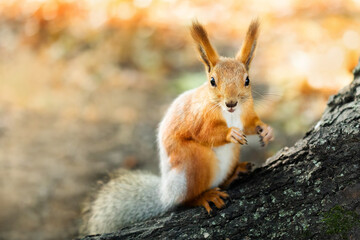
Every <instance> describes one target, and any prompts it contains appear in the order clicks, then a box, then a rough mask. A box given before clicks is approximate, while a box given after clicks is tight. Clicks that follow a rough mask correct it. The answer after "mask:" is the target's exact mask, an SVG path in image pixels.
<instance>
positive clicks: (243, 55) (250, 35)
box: [236, 19, 260, 70]
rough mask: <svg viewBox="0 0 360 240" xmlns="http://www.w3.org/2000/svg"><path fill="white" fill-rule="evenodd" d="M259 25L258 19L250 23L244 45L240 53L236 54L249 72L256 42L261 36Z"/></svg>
mask: <svg viewBox="0 0 360 240" xmlns="http://www.w3.org/2000/svg"><path fill="white" fill-rule="evenodd" d="M259 25H260V24H259V21H258V19H255V20H253V21H252V22H251V23H250V26H249V28H248V30H247V33H246V36H245V40H244V43H243V44H242V46H241V49H240V50H239V52H238V53H237V54H236V59H237V60H239V61H240V62H242V63H243V64H244V65H245V67H246V70H249V68H250V63H251V61H252V59H253V56H254V52H255V48H256V41H257V38H258V35H259Z"/></svg>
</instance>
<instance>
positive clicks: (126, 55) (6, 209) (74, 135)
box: [0, 0, 360, 239]
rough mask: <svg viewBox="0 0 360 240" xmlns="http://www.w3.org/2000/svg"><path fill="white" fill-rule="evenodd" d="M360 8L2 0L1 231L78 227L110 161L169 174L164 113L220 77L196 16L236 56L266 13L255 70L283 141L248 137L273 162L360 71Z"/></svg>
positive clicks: (339, 1) (260, 102)
mask: <svg viewBox="0 0 360 240" xmlns="http://www.w3.org/2000/svg"><path fill="white" fill-rule="evenodd" d="M359 13H360V1H359V0H327V1H325V0H315V1H300V0H289V1H266V0H255V1H239V0H226V1H215V0H210V1H209V0H207V1H205V0H195V1H190V0H185V1H180V0H162V1H160V0H133V1H127V0H89V1H85V0H77V1H76V0H6V1H5V0H2V1H0V36H1V37H0V53H1V54H0V146H1V149H0V179H1V181H0V182H1V185H2V187H1V188H0V196H1V197H0V210H1V211H0V239H68V238H70V237H74V236H75V235H76V230H77V224H78V219H79V213H80V208H81V201H83V200H84V198H85V196H86V194H87V193H88V192H89V191H90V189H91V188H92V186H94V185H95V182H96V181H97V180H99V179H101V178H102V177H103V176H104V175H105V174H106V173H107V171H111V170H112V169H114V168H118V167H126V168H135V167H140V168H145V169H150V170H152V171H154V172H156V171H157V150H156V142H155V140H156V126H157V124H158V122H159V121H160V119H161V116H162V115H163V113H164V111H165V110H166V108H167V106H168V105H169V104H170V103H171V100H172V99H173V98H175V97H176V96H177V95H178V94H179V93H181V92H183V91H185V90H187V89H189V88H193V87H196V86H198V85H200V84H201V83H203V82H204V81H206V78H205V73H204V71H203V66H202V65H201V63H200V62H199V61H198V58H197V56H196V53H195V51H194V49H193V45H192V42H191V39H190V36H189V32H188V26H189V24H190V23H191V21H192V20H193V19H195V18H196V19H198V20H199V21H200V22H202V23H203V24H204V25H205V26H206V28H207V29H208V32H209V35H210V38H211V41H212V42H213V44H214V45H215V46H216V48H217V49H218V52H219V53H220V54H221V55H225V56H234V54H235V53H236V51H237V49H238V48H239V47H240V45H241V42H242V39H243V36H244V34H245V31H246V29H247V26H248V24H249V22H250V20H251V19H252V18H254V17H259V18H260V19H261V23H262V25H261V34H260V39H259V43H258V48H257V52H256V57H255V59H254V61H253V64H252V69H251V72H250V75H251V79H252V83H253V84H254V93H253V95H254V97H255V98H256V105H257V110H258V112H259V115H260V116H261V117H262V118H263V119H265V121H267V122H269V123H270V124H271V125H273V126H274V128H275V130H276V136H277V140H276V141H275V142H274V143H273V144H272V145H270V146H269V148H267V149H266V150H262V151H259V147H258V144H257V143H256V137H255V138H253V140H252V142H250V143H251V144H250V146H249V147H247V148H244V158H246V159H247V160H249V159H250V160H252V159H253V161H255V162H256V163H258V164H261V163H262V162H263V161H264V160H265V158H266V157H267V156H269V155H271V154H273V153H274V152H275V151H277V150H278V149H279V148H280V147H283V146H284V145H290V144H292V143H293V142H294V141H295V140H296V139H297V138H298V137H300V136H302V135H303V134H304V132H305V131H306V130H307V129H308V128H309V127H310V126H311V125H312V124H314V123H315V122H316V121H317V120H318V119H319V117H320V116H321V113H322V111H323V109H324V108H325V105H326V102H327V99H328V97H329V96H330V95H331V94H334V93H335V92H337V91H338V89H340V88H341V87H343V86H345V85H347V84H348V83H349V82H350V81H351V80H352V74H351V71H352V69H353V68H354V66H355V65H356V63H357V60H358V58H359V51H360V28H359V26H360V14H359Z"/></svg>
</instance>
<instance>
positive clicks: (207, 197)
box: [196, 188, 229, 214]
mask: <svg viewBox="0 0 360 240" xmlns="http://www.w3.org/2000/svg"><path fill="white" fill-rule="evenodd" d="M228 197H229V194H227V193H226V192H223V191H220V188H213V189H210V190H207V191H205V192H203V193H202V194H201V195H200V196H199V197H198V198H197V200H196V202H197V203H198V204H196V205H201V206H203V207H204V208H205V210H206V211H207V212H208V214H210V213H211V211H212V208H211V207H210V204H209V203H210V202H212V203H213V204H214V205H215V206H216V208H219V209H220V208H223V207H224V206H225V202H224V200H223V199H226V198H228Z"/></svg>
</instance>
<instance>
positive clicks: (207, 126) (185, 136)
mask: <svg viewBox="0 0 360 240" xmlns="http://www.w3.org/2000/svg"><path fill="white" fill-rule="evenodd" d="M258 25H259V24H258V22H257V21H253V22H252V23H251V25H250V27H249V30H248V32H247V35H246V38H245V41H244V44H243V47H242V48H241V50H240V51H239V53H238V55H237V57H236V58H225V57H219V56H218V55H217V53H216V51H215V50H214V48H213V47H212V46H211V44H210V41H209V40H208V37H207V33H206V31H205V29H204V28H203V26H201V25H200V24H199V23H198V22H194V23H193V25H192V28H191V34H192V37H193V38H194V41H195V43H196V44H197V46H198V51H199V54H200V56H201V58H202V61H203V63H204V65H205V66H206V67H207V68H208V78H209V80H208V81H207V82H206V83H204V84H203V85H202V86H200V87H199V88H197V89H194V90H192V91H189V92H186V93H184V94H183V95H181V96H180V97H179V98H178V99H176V100H175V101H174V103H173V104H172V106H171V107H170V109H169V112H168V114H167V115H166V117H165V118H164V120H163V123H162V124H164V129H166V131H164V132H163V134H162V139H160V140H161V141H162V143H163V145H164V148H165V150H166V153H167V155H168V156H169V163H170V167H171V168H177V169H180V170H183V171H184V172H185V175H186V182H187V186H186V187H187V191H186V196H185V197H184V198H183V203H186V204H188V205H192V206H198V205H202V206H204V207H205V208H206V210H207V211H210V210H211V208H210V207H209V202H213V203H214V204H215V205H216V206H217V207H222V206H224V202H223V201H222V200H221V198H226V197H227V196H226V195H224V193H223V192H220V191H218V190H217V189H211V190H210V188H211V183H212V181H213V180H214V177H215V175H216V173H217V172H218V171H219V164H221V162H220V160H219V159H217V156H216V154H215V152H214V147H218V146H222V145H224V144H228V143H230V142H236V143H238V145H235V146H234V147H233V148H232V151H233V152H232V158H231V159H232V160H231V163H230V165H229V169H227V175H226V176H227V177H226V179H224V181H223V184H222V185H223V186H228V185H229V184H230V183H231V182H232V181H233V180H234V179H236V177H237V174H238V173H239V172H241V171H243V170H244V167H245V165H244V164H238V160H239V156H240V145H239V144H244V143H245V141H246V140H242V139H241V136H239V134H240V135H241V133H239V131H240V130H237V131H238V132H237V134H238V136H237V137H238V139H237V140H236V138H233V135H232V134H234V133H233V131H232V129H233V128H232V127H229V126H228V125H227V122H226V120H225V118H224V116H223V111H225V110H224V109H226V110H228V107H227V105H226V103H228V102H236V103H237V104H239V105H238V107H239V108H240V109H241V112H242V114H241V116H242V118H241V121H242V124H243V132H244V133H245V134H255V133H257V127H258V126H259V125H261V126H262V127H263V128H264V129H266V127H267V125H266V124H264V123H263V122H261V120H260V119H259V117H258V116H257V114H256V113H255V111H254V107H253V99H252V95H251V86H250V85H249V86H247V85H246V86H245V85H244V84H245V79H246V76H248V67H249V64H250V62H251V59H252V54H253V51H254V46H255V45H256V39H257V35H258ZM210 80H214V81H215V82H216V86H215V87H214V86H212V85H211V84H210Z"/></svg>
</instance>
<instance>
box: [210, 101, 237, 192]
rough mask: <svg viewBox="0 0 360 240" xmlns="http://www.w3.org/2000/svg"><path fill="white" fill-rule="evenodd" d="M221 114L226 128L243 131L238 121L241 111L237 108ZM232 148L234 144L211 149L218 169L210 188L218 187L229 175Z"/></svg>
mask: <svg viewBox="0 0 360 240" xmlns="http://www.w3.org/2000/svg"><path fill="white" fill-rule="evenodd" d="M222 114H223V116H224V118H225V120H226V123H227V125H228V127H238V128H240V129H241V130H243V125H242V122H241V119H240V116H241V110H240V109H239V108H237V109H236V111H235V112H233V113H230V112H228V111H222ZM233 147H234V143H228V144H225V145H223V146H220V147H215V148H213V150H214V152H215V154H216V157H217V160H218V169H217V171H215V172H216V175H215V177H214V180H213V182H212V184H211V187H212V188H213V187H218V186H219V184H221V183H222V182H223V181H224V180H225V178H226V176H227V174H228V173H229V168H230V167H231V163H232V160H233V157H234V156H233V154H234V153H233Z"/></svg>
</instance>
